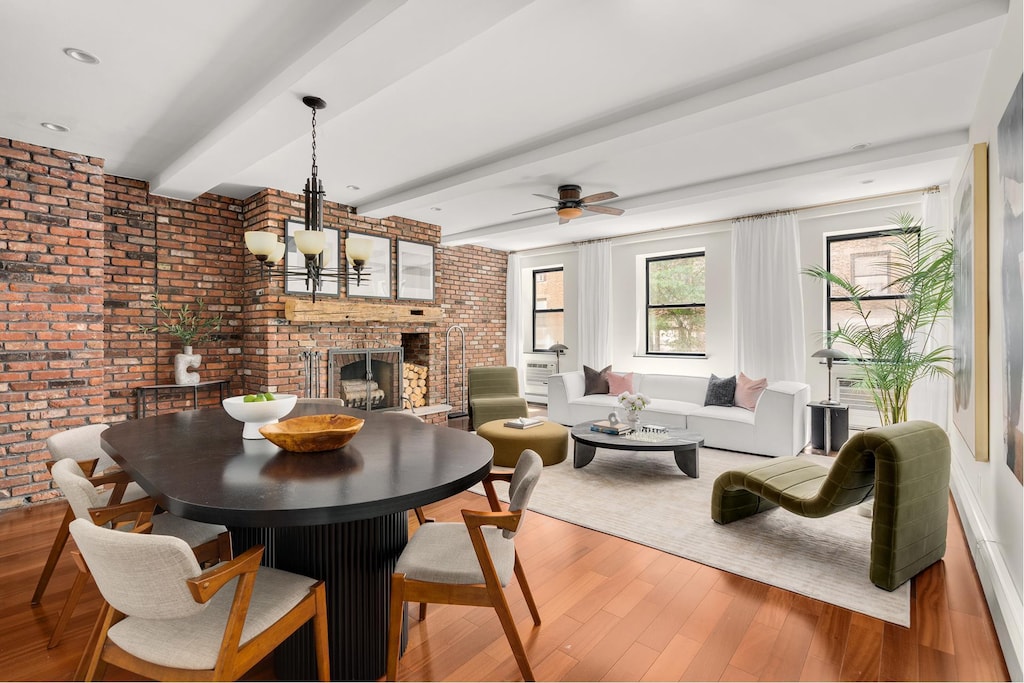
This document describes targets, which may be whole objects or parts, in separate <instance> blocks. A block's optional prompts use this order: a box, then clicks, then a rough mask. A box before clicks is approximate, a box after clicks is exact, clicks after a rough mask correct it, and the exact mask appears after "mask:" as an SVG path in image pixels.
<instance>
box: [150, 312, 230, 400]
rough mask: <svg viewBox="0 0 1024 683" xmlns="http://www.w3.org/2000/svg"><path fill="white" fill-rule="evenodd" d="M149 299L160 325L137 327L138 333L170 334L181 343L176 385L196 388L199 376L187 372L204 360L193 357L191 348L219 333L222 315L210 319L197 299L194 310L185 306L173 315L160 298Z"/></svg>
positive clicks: (195, 355) (175, 379)
mask: <svg viewBox="0 0 1024 683" xmlns="http://www.w3.org/2000/svg"><path fill="white" fill-rule="evenodd" d="M150 299H152V301H151V302H150V305H149V306H150V308H152V309H153V310H154V311H156V312H157V314H158V315H159V317H160V321H159V322H158V323H157V324H156V325H139V331H140V332H145V333H146V334H154V333H156V334H169V335H171V336H172V337H177V338H178V339H180V340H181V345H182V346H183V347H184V348H183V349H182V353H179V354H177V355H176V356H175V357H174V382H175V384H198V383H199V373H196V372H190V371H189V368H198V367H199V365H200V363H202V360H203V357H202V356H201V355H200V354H195V353H192V345H193V344H200V343H202V342H204V341H207V340H208V339H211V338H212V337H213V336H214V335H215V334H216V333H217V332H219V331H220V327H221V325H223V324H224V316H223V315H221V314H219V313H218V314H217V315H210V314H208V311H207V309H206V302H204V301H203V300H202V299H201V298H197V299H196V301H195V306H193V305H191V304H188V303H184V304H182V305H181V306H180V307H179V308H178V310H177V311H173V310H171V309H170V308H168V307H167V306H165V305H164V304H162V303H160V296H159V294H158V293H157V292H154V293H153V294H152V295H151V296H150Z"/></svg>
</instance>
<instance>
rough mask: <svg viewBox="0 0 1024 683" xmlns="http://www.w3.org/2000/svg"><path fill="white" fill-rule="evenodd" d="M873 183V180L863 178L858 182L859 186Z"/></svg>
mask: <svg viewBox="0 0 1024 683" xmlns="http://www.w3.org/2000/svg"><path fill="white" fill-rule="evenodd" d="M873 182H875V179H874V178H865V179H864V180H862V181H860V184H861V185H870V184H871V183H873Z"/></svg>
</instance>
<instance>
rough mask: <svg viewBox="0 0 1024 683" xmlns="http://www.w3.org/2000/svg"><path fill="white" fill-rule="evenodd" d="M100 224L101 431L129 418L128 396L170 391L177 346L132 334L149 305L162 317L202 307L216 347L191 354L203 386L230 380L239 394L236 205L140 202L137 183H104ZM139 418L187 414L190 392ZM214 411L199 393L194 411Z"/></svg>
mask: <svg viewBox="0 0 1024 683" xmlns="http://www.w3.org/2000/svg"><path fill="white" fill-rule="evenodd" d="M106 180H107V182H106V202H105V218H104V220H105V224H106V226H105V227H106V232H105V239H106V263H105V269H104V280H105V288H106V297H105V301H104V308H105V328H106V341H107V382H106V384H107V387H108V395H107V401H106V415H107V421H109V422H115V421H119V420H123V419H126V418H127V417H129V416H132V415H134V413H135V408H136V403H135V391H134V387H137V386H142V385H152V384H173V383H174V356H175V354H178V353H181V348H182V345H181V342H180V341H179V340H178V339H176V338H175V337H171V336H169V335H164V334H146V333H143V332H140V331H139V326H140V325H145V326H153V325H156V324H157V323H158V322H160V317H159V316H158V314H157V312H156V311H154V310H153V309H152V307H151V302H152V300H151V298H150V297H151V296H152V295H153V293H154V292H156V293H158V295H159V298H160V301H161V302H162V303H163V304H164V305H165V306H167V307H168V308H170V309H171V310H172V311H174V310H177V308H178V307H179V306H181V305H182V304H184V303H188V304H189V305H190V306H192V307H194V306H195V301H196V300H197V299H200V298H201V299H202V300H203V302H204V303H205V305H206V308H207V310H208V311H209V312H210V314H211V315H216V314H221V315H223V317H224V325H223V326H222V327H221V330H220V333H219V334H218V335H217V336H216V338H214V339H212V340H209V341H205V342H203V343H202V344H201V345H196V346H195V347H194V348H193V352H194V353H198V354H201V355H202V357H203V358H202V364H201V365H200V367H199V368H198V370H197V371H198V373H199V375H200V377H201V378H202V379H203V380H207V379H211V380H212V379H229V378H230V379H231V380H232V391H233V392H238V391H241V389H240V385H241V382H240V381H239V378H240V376H241V372H242V367H241V366H242V354H241V348H240V347H241V340H242V297H241V279H242V268H243V266H242V251H243V249H244V247H243V246H242V244H241V240H242V229H241V227H242V216H241V206H240V203H239V202H237V201H235V200H232V199H228V198H226V197H218V196H215V195H209V194H207V195H203V196H201V197H199V198H197V199H196V200H195V201H192V202H183V201H179V200H174V199H168V198H166V197H156V196H152V195H150V194H149V191H148V185H147V184H146V183H144V182H142V181H138V180H129V179H126V178H118V177H114V176H107V179H106ZM148 402H149V412H165V411H167V410H182V409H186V408H191V406H192V398H191V393H190V392H181V391H172V392H165V393H161V394H159V395H158V396H156V397H155V400H153V399H152V398H151V399H150V400H149V401H148ZM218 403H219V395H218V394H217V392H216V391H209V390H206V391H202V392H200V405H201V406H212V405H217V404H218Z"/></svg>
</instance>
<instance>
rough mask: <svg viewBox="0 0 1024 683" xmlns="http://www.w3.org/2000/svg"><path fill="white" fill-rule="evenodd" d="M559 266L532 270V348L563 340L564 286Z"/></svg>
mask: <svg viewBox="0 0 1024 683" xmlns="http://www.w3.org/2000/svg"><path fill="white" fill-rule="evenodd" d="M563 283H564V279H563V277H562V269H561V268H549V269H545V270H535V271H533V350H534V351H547V350H548V349H549V348H551V345H552V344H557V343H558V342H562V343H564V341H565V313H564V308H565V306H564V304H565V286H564V284H563Z"/></svg>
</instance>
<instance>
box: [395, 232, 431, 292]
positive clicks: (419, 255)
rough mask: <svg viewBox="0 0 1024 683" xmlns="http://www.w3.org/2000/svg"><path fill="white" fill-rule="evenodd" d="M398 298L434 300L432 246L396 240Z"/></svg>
mask: <svg viewBox="0 0 1024 683" xmlns="http://www.w3.org/2000/svg"><path fill="white" fill-rule="evenodd" d="M398 298H399V299H415V300H419V301H433V300H434V246H433V245H431V244H424V243H422V242H410V241H408V240H398Z"/></svg>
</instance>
